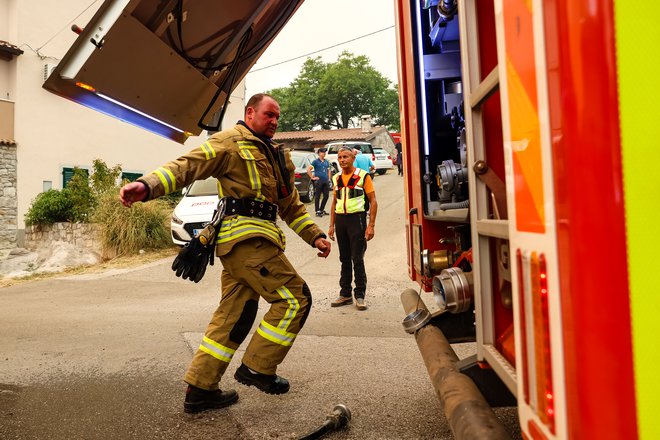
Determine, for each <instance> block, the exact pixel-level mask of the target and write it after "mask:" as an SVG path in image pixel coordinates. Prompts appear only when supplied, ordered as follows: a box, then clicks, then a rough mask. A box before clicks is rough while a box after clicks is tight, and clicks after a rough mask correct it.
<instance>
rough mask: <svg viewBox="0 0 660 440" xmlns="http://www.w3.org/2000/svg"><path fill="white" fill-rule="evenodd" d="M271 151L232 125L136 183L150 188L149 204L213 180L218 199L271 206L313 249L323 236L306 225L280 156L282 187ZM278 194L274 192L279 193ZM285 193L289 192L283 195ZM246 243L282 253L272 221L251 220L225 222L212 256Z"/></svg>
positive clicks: (287, 157) (281, 241) (289, 165)
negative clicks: (265, 244)
mask: <svg viewBox="0 0 660 440" xmlns="http://www.w3.org/2000/svg"><path fill="white" fill-rule="evenodd" d="M273 146H274V148H273V149H270V148H269V147H268V146H267V145H266V144H265V143H264V142H263V141H262V140H261V139H259V138H258V137H256V136H255V135H254V134H252V132H250V130H248V129H247V128H246V127H244V126H243V125H240V124H238V125H236V126H234V127H233V128H230V129H228V130H224V131H221V132H219V133H216V134H214V135H213V136H211V137H209V138H208V140H207V141H206V142H204V143H203V144H202V145H201V146H199V147H197V148H195V149H194V150H192V151H190V152H189V153H187V154H185V155H183V156H181V157H179V158H178V159H175V160H173V161H171V162H169V163H167V164H165V165H163V166H162V167H160V168H158V169H157V170H155V171H153V172H152V173H150V174H147V175H145V176H143V177H141V178H140V179H138V180H139V181H140V182H142V183H144V184H146V185H147V187H148V188H149V196H148V200H151V199H155V198H157V197H160V196H163V195H165V194H169V193H171V192H173V191H176V190H177V189H181V188H183V187H185V186H187V185H190V184H191V183H192V182H194V181H195V180H201V179H206V178H208V177H211V176H213V177H215V178H217V179H218V192H219V194H221V195H222V196H229V197H234V198H237V199H240V198H252V199H258V200H266V201H268V202H270V203H275V204H277V206H278V209H279V215H280V217H281V218H282V220H284V221H285V222H286V223H287V225H289V227H290V228H291V229H293V230H294V231H295V232H296V233H297V234H298V235H299V236H300V237H301V238H302V239H303V240H305V241H306V242H307V243H309V244H310V245H311V246H314V241H315V240H316V239H317V238H318V237H320V236H322V235H323V231H322V230H321V229H320V228H319V227H318V226H317V225H316V224H315V223H314V222H313V221H312V220H311V218H310V217H309V214H307V209H306V208H305V205H304V204H303V203H302V202H301V201H300V197H299V196H298V191H297V190H296V189H295V185H294V178H295V176H294V175H295V165H294V164H293V162H292V161H291V154H290V153H289V152H288V151H285V153H284V161H285V166H286V170H287V171H288V174H289V176H288V177H289V181H288V182H285V181H284V176H283V175H282V172H281V171H280V169H279V167H278V165H277V161H278V157H277V156H278V155H277V149H279V148H282V147H281V146H280V145H277V144H273ZM278 188H279V191H278ZM287 189H288V191H286V190H287ZM251 237H263V238H266V239H268V240H270V241H272V242H273V243H275V244H276V245H277V246H279V247H280V248H281V249H282V250H284V247H285V245H286V242H285V239H284V233H283V232H282V230H281V229H280V228H279V227H278V226H277V224H276V223H275V222H274V221H268V220H262V219H259V218H255V217H245V216H230V217H226V218H225V219H224V220H223V222H222V226H221V228H220V234H219V236H218V245H217V249H216V254H217V255H225V254H227V253H228V252H229V251H230V250H231V248H232V247H233V245H234V244H235V243H238V242H240V241H243V240H246V239H248V238H251Z"/></svg>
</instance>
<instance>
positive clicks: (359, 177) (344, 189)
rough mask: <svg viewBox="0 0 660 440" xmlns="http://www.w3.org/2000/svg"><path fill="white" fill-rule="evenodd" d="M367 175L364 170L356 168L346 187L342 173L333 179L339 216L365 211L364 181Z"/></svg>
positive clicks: (336, 210) (336, 208)
mask: <svg viewBox="0 0 660 440" xmlns="http://www.w3.org/2000/svg"><path fill="white" fill-rule="evenodd" d="M367 174H368V173H367V172H366V171H364V170H363V169H360V168H355V171H354V172H353V175H352V176H351V178H350V179H349V180H348V184H346V186H344V181H343V180H342V178H341V173H338V174H335V175H334V176H333V177H332V182H333V185H334V191H335V196H336V197H337V203H336V204H335V212H336V213H337V214H353V213H355V212H364V211H365V200H366V195H365V194H364V179H365V178H366V176H367Z"/></svg>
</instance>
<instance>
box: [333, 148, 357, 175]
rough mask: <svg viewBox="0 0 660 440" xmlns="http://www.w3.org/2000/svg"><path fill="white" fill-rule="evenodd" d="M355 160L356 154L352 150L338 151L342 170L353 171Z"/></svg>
mask: <svg viewBox="0 0 660 440" xmlns="http://www.w3.org/2000/svg"><path fill="white" fill-rule="evenodd" d="M353 160H355V156H353V153H352V152H351V151H347V150H341V151H340V152H339V153H337V161H339V166H340V167H341V169H342V170H345V171H352V170H353Z"/></svg>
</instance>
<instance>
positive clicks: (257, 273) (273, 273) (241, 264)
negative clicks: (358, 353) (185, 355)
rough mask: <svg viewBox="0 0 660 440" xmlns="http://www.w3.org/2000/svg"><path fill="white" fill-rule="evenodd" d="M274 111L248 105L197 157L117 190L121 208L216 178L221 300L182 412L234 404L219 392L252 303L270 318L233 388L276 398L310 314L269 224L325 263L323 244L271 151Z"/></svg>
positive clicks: (261, 100)
mask: <svg viewBox="0 0 660 440" xmlns="http://www.w3.org/2000/svg"><path fill="white" fill-rule="evenodd" d="M279 116H280V107H279V104H278V103H277V101H276V100H275V99H274V98H273V97H271V96H269V95H266V94H257V95H254V96H253V97H251V98H250V100H249V101H248V103H247V105H246V110H245V121H239V122H238V123H237V124H236V125H235V126H234V127H233V128H230V129H228V130H224V131H221V132H219V133H216V134H214V135H212V136H211V137H209V138H208V140H207V141H206V142H204V143H203V144H202V145H201V146H200V147H198V148H196V149H194V150H192V151H190V152H189V153H187V154H186V155H184V156H181V157H179V158H178V159H175V160H174V161H172V162H169V163H167V164H165V165H163V166H162V167H160V168H158V169H157V170H155V171H153V172H152V173H150V174H148V175H145V176H143V177H142V178H140V179H138V180H137V181H135V182H133V183H129V184H127V185H125V186H124V187H122V188H121V190H120V198H121V201H122V203H123V204H124V205H126V206H129V207H130V206H131V204H132V203H134V202H136V201H147V200H152V199H155V198H157V197H160V196H163V195H165V194H169V193H171V192H173V191H176V190H177V189H179V188H183V187H184V186H186V185H189V184H191V183H192V182H194V181H195V180H199V179H205V178H207V177H211V176H214V177H216V178H217V179H218V191H219V197H220V198H221V200H223V201H224V203H225V217H224V218H223V220H222V223H221V224H220V228H219V231H218V235H217V239H216V240H217V241H216V251H215V253H216V255H217V256H218V257H220V261H221V263H222V267H223V270H222V276H221V284H222V297H221V300H220V304H219V306H218V308H217V310H216V311H215V313H214V314H213V317H212V319H211V322H210V323H209V325H208V327H207V329H206V332H205V334H204V337H203V339H202V342H201V345H200V346H199V349H198V350H197V352H196V353H195V355H194V357H193V360H192V363H191V365H190V367H189V369H188V371H187V372H186V374H185V376H184V380H185V382H186V383H188V389H187V391H186V398H185V401H184V411H185V412H189V413H195V412H199V411H204V410H208V409H213V408H222V407H225V406H228V405H231V404H233V403H234V402H236V400H238V394H237V393H236V391H234V390H225V391H222V390H220V389H219V386H218V384H219V383H220V379H221V378H222V375H223V373H224V372H225V370H226V369H227V366H228V365H229V362H230V361H231V359H232V357H233V356H234V353H235V352H236V350H237V349H238V347H239V346H240V344H241V343H242V342H243V341H244V340H245V338H246V337H247V335H248V332H249V331H250V328H251V327H252V324H253V322H254V320H255V318H256V314H257V304H258V301H259V297H262V298H264V299H265V300H266V301H267V302H268V303H269V304H270V309H269V310H268V312H267V313H266V314H265V316H264V318H263V320H262V321H261V322H260V323H259V326H258V328H257V330H256V331H255V333H254V335H253V337H252V339H251V341H250V343H249V345H248V347H247V349H246V351H245V354H244V355H243V359H242V364H241V365H240V367H239V368H238V369H237V370H236V373H235V376H234V377H235V378H236V380H237V381H238V382H239V383H242V384H244V385H250V386H255V387H257V388H258V389H260V390H261V391H264V392H266V393H269V394H283V393H286V392H287V391H288V390H289V382H288V381H287V380H286V379H284V378H283V377H281V376H278V375H277V374H276V369H277V366H278V365H279V364H280V363H281V362H282V361H283V360H284V357H285V356H286V354H287V352H288V351H289V349H290V348H291V345H292V344H293V342H294V341H295V339H296V335H297V334H298V332H300V329H301V328H302V327H303V325H304V324H305V320H306V319H307V316H308V314H309V312H310V309H311V301H312V297H311V293H310V291H309V288H308V287H307V284H306V283H305V281H304V280H303V279H302V278H301V277H300V275H298V273H297V272H296V271H295V269H294V268H293V267H292V265H291V263H290V262H289V260H288V259H287V258H286V256H285V255H284V247H285V237H284V233H283V231H282V230H281V229H280V228H279V227H278V226H277V224H276V223H275V220H276V215H277V214H279V216H280V217H281V218H282V220H284V221H285V222H286V223H287V224H288V226H289V227H290V228H291V229H293V230H294V231H295V232H296V233H297V234H298V235H299V236H300V237H301V238H302V239H303V240H305V241H306V242H307V243H309V244H310V245H311V246H313V247H315V248H317V249H318V250H319V253H318V256H319V257H324V258H325V257H327V256H328V254H329V253H330V242H328V241H327V240H326V235H325V234H324V233H323V231H322V230H321V229H320V228H319V227H318V226H317V225H316V224H315V223H314V222H313V221H312V219H311V218H310V216H309V214H308V213H307V211H306V209H305V205H303V204H302V203H301V202H300V199H299V197H298V192H297V190H296V189H295V186H294V170H295V166H294V164H293V163H292V162H291V158H290V154H289V153H288V151H287V152H285V151H284V149H283V148H282V147H281V146H280V145H277V144H275V143H273V142H272V137H273V135H274V134H275V130H276V129H277V125H278V118H279Z"/></svg>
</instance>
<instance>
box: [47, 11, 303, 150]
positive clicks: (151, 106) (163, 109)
mask: <svg viewBox="0 0 660 440" xmlns="http://www.w3.org/2000/svg"><path fill="white" fill-rule="evenodd" d="M300 4H302V0H243V1H240V2H236V1H232V0H194V1H192V0H188V1H186V0H106V1H105V2H104V3H103V5H102V6H101V7H100V8H99V10H98V11H97V13H96V14H95V15H94V17H93V18H92V19H91V21H90V22H89V23H88V24H87V26H86V27H85V29H83V30H82V32H81V33H80V36H79V37H78V38H77V39H76V41H75V43H74V44H73V45H72V47H71V48H70V49H69V51H68V52H67V53H66V55H65V56H64V58H63V59H62V61H61V62H60V63H59V64H58V66H57V67H56V68H55V70H54V71H53V73H52V74H51V75H50V77H49V78H48V79H47V80H46V82H45V83H44V86H43V87H44V88H45V89H46V90H49V91H51V92H53V93H56V94H58V95H61V96H64V97H65V98H68V99H71V100H73V101H75V102H78V103H80V104H82V105H85V106H87V107H90V108H93V109H96V110H98V111H100V112H103V113H106V114H108V115H110V116H113V117H116V118H118V119H121V120H123V121H126V122H129V123H132V124H134V125H137V126H140V127H142V128H145V129H147V130H150V131H152V132H155V133H157V134H160V135H162V136H165V137H167V138H170V139H172V140H174V141H177V142H180V143H183V142H185V140H186V139H187V138H188V136H192V135H198V134H199V133H200V132H201V131H202V129H207V130H218V129H219V127H220V123H221V120H222V115H223V114H224V111H223V108H224V106H225V104H226V102H227V99H228V96H229V95H230V94H231V92H232V90H233V89H234V87H236V85H238V84H239V82H240V81H241V80H242V79H243V78H244V77H245V75H246V74H247V72H248V71H249V70H250V68H251V67H252V65H253V64H254V63H255V62H256V61H257V59H258V58H259V56H260V55H261V54H262V53H263V52H264V51H265V50H266V48H267V47H268V45H269V44H270V42H271V41H272V40H273V38H275V36H276V35H277V33H278V32H279V30H280V29H281V28H282V27H283V26H284V25H285V24H286V22H287V21H288V20H289V18H291V16H292V15H293V13H294V12H295V11H296V9H297V8H298V6H300Z"/></svg>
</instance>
